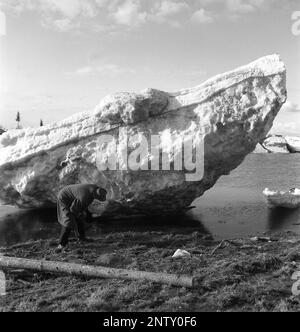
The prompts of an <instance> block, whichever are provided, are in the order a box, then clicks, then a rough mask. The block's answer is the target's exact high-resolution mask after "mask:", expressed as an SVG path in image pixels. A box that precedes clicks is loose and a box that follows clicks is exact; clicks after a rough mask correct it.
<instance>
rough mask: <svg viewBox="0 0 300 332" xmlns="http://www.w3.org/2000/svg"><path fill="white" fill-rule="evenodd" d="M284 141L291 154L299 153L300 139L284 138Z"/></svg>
mask: <svg viewBox="0 0 300 332" xmlns="http://www.w3.org/2000/svg"><path fill="white" fill-rule="evenodd" d="M285 140H286V142H287V148H288V150H289V151H290V152H291V153H300V137H286V138H285Z"/></svg>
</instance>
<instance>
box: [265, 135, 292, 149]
mask: <svg viewBox="0 0 300 332" xmlns="http://www.w3.org/2000/svg"><path fill="white" fill-rule="evenodd" d="M263 146H264V148H265V149H267V150H268V151H270V153H290V151H289V150H288V146H287V142H286V139H285V138H284V137H283V136H280V135H275V136H270V137H268V138H267V139H266V140H265V141H264V142H263Z"/></svg>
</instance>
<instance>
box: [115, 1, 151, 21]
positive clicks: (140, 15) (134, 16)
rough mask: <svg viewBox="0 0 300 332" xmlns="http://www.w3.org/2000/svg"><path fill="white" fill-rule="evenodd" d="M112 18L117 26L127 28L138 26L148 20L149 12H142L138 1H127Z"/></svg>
mask: <svg viewBox="0 0 300 332" xmlns="http://www.w3.org/2000/svg"><path fill="white" fill-rule="evenodd" d="M111 16H112V18H113V19H114V21H115V22H116V23H117V24H122V25H127V26H138V25H140V24H143V23H145V22H146V20H147V12H145V11H142V10H141V4H140V1H137V0H126V1H125V2H123V3H122V4H121V5H120V6H119V7H118V8H117V9H116V11H115V12H114V13H113V14H112V15H111Z"/></svg>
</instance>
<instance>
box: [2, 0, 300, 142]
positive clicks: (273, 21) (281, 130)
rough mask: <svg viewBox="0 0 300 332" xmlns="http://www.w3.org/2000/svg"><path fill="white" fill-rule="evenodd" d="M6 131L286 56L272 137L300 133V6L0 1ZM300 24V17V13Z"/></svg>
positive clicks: (224, 0)
mask: <svg viewBox="0 0 300 332" xmlns="http://www.w3.org/2000/svg"><path fill="white" fill-rule="evenodd" d="M0 10H1V11H0V125H2V126H4V127H6V128H15V127H16V122H15V118H16V113H17V111H20V112H21V120H22V126H23V127H28V126H31V127H37V126H39V123H40V119H43V121H44V123H45V124H48V123H51V122H54V121H57V120H61V119H63V118H66V117H68V116H70V115H72V114H74V113H77V112H81V111H85V110H90V109H93V108H94V107H95V106H96V105H97V104H98V103H99V102H100V100H101V99H102V98H103V97H104V96H106V95H107V94H111V93H116V92H119V91H136V92H138V91H140V90H142V89H144V88H147V87H151V88H156V89H161V90H164V91H168V92H173V91H177V90H180V89H183V88H187V87H192V86H196V85H199V84H200V83H202V82H204V81H205V80H206V79H208V78H210V77H212V76H214V75H216V74H219V73H222V72H226V71H228V70H232V69H234V68H236V67H238V66H240V65H244V64H247V63H249V62H251V61H253V60H255V59H257V58H260V57H262V56H265V55H268V54H273V53H279V54H281V56H282V59H283V60H284V62H285V63H286V66H287V70H288V82H287V85H288V102H287V103H286V105H285V106H284V108H283V109H282V111H281V112H280V115H279V116H278V117H277V119H276V121H275V124H274V128H273V130H272V131H273V132H274V133H276V134H283V135H291V136H295V135H298V136H300V134H299V128H300V62H299V59H300V35H298V36H297V35H296V34H295V33H294V34H293V33H292V26H293V25H294V24H295V21H293V19H295V18H297V15H296V16H295V14H293V13H294V12H296V11H300V1H299V0H0ZM299 19H300V15H299Z"/></svg>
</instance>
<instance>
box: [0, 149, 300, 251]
mask: <svg viewBox="0 0 300 332" xmlns="http://www.w3.org/2000/svg"><path fill="white" fill-rule="evenodd" d="M266 187H268V188H270V189H280V190H286V189H290V188H294V187H298V188H300V154H294V155H292V154H290V155H281V154H252V155H249V156H248V157H247V159H246V160H245V161H244V163H243V164H242V165H241V166H240V167H239V168H238V169H236V170H235V171H233V172H232V173H231V175H229V176H224V177H222V178H221V179H220V180H219V181H218V183H217V185H216V186H215V187H214V188H212V189H211V190H209V191H208V192H207V193H205V195H204V196H203V197H201V198H199V199H197V200H196V201H195V202H194V205H195V209H194V210H192V211H191V212H190V213H189V214H187V215H186V216H178V217H176V218H174V217H173V218H167V219H166V218H165V219H164V220H159V218H155V220H153V219H152V220H151V219H143V220H122V221H114V222H109V223H107V224H98V225H93V226H92V228H91V229H90V230H89V234H90V235H97V234H98V233H99V232H110V231H125V230H126V231H127V230H132V231H134V230H137V231H151V230H154V231H159V230H170V231H178V232H186V231H194V230H198V231H201V232H206V233H208V234H211V235H213V236H214V237H216V238H220V239H221V238H235V237H248V236H253V235H260V234H263V233H264V232H266V231H268V232H269V231H271V232H278V231H284V230H291V231H295V232H298V233H299V234H300V209H297V210H286V209H270V208H269V207H268V206H267V204H266V201H265V199H264V197H263V195H262V191H263V190H264V189H265V188H266ZM58 233H59V225H58V224H57V223H56V211H55V210H42V211H18V210H16V209H15V208H11V207H0V246H4V245H8V244H13V243H20V242H26V241H29V240H37V239H45V238H53V237H57V235H58Z"/></svg>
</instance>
